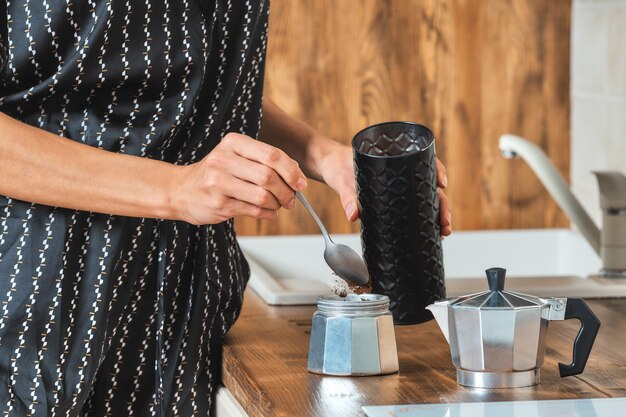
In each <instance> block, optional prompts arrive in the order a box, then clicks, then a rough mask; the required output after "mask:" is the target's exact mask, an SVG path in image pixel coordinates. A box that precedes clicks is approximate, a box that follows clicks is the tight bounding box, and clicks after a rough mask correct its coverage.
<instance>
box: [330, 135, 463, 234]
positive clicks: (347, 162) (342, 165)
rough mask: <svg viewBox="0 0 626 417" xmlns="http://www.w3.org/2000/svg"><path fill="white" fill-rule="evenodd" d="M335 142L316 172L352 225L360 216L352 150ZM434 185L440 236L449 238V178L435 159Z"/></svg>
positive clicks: (450, 227) (450, 216)
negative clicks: (446, 190) (336, 199)
mask: <svg viewBox="0 0 626 417" xmlns="http://www.w3.org/2000/svg"><path fill="white" fill-rule="evenodd" d="M335 143H336V145H333V149H332V150H330V151H329V152H327V153H326V154H325V155H324V157H323V158H322V160H321V161H320V162H318V169H319V172H320V174H321V176H322V179H323V180H324V182H325V183H326V184H328V185H329V186H330V187H331V188H332V189H333V190H335V191H336V192H337V194H339V198H341V204H342V205H343V208H344V210H345V212H346V217H347V218H348V220H349V221H351V222H353V221H355V220H356V219H357V218H358V217H359V209H358V207H359V206H358V204H357V196H356V184H355V176H354V160H353V156H352V149H351V148H350V147H348V146H345V145H341V144H339V143H337V142H335ZM437 185H438V187H439V190H438V191H439V218H440V223H441V235H442V236H448V235H449V234H450V233H452V213H451V212H450V205H449V203H448V197H447V196H446V193H445V192H444V190H445V188H446V187H447V186H448V175H447V172H446V167H445V166H444V165H443V164H442V163H441V161H440V160H439V159H437Z"/></svg>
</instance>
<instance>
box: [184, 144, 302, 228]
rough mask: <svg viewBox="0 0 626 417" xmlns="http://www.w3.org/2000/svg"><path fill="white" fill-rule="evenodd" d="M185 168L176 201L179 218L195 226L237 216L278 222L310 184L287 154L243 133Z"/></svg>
mask: <svg viewBox="0 0 626 417" xmlns="http://www.w3.org/2000/svg"><path fill="white" fill-rule="evenodd" d="M181 168H182V169H183V170H184V171H183V172H182V177H183V178H182V182H180V183H179V184H178V187H177V189H176V190H175V191H174V196H173V197H172V203H173V204H175V205H176V207H175V210H176V211H177V212H178V216H177V217H178V218H179V219H181V220H185V221H187V222H189V223H192V224H195V225H202V224H215V223H220V222H223V221H225V220H228V219H230V218H232V217H235V216H249V217H255V218H257V219H266V220H274V219H276V217H277V216H278V210H279V209H280V208H281V207H284V208H286V209H290V208H292V207H293V206H294V205H295V191H302V190H304V189H305V188H306V186H307V183H306V177H305V175H304V173H303V172H302V171H301V170H300V168H299V166H298V163H297V162H296V161H294V160H293V159H291V158H289V156H287V154H286V153H285V152H283V151H282V150H280V149H278V148H275V147H273V146H270V145H268V144H265V143H263V142H259V141H257V140H254V139H252V138H250V137H248V136H245V135H240V134H238V133H228V134H227V135H226V136H224V138H223V139H222V141H221V142H220V144H219V145H217V146H216V147H215V149H213V150H212V151H211V152H210V153H209V154H208V155H207V156H206V157H204V159H202V160H201V161H200V162H197V163H195V164H191V165H187V166H184V167H181Z"/></svg>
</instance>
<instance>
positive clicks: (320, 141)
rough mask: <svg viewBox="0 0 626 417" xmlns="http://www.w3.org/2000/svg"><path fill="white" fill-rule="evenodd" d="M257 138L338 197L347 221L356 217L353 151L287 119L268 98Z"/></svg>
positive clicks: (303, 125)
mask: <svg viewBox="0 0 626 417" xmlns="http://www.w3.org/2000/svg"><path fill="white" fill-rule="evenodd" d="M259 136H260V139H261V140H262V141H264V142H266V143H268V144H270V145H272V146H275V147H277V148H280V149H282V150H284V151H285V152H286V153H287V154H288V155H289V156H290V157H292V158H293V159H295V160H296V161H298V163H299V164H300V167H301V168H302V171H303V172H304V173H305V174H307V176H308V177H309V178H313V179H315V180H318V181H322V182H324V183H326V184H328V185H329V186H330V187H331V188H333V189H334V190H335V191H336V192H337V193H338V194H339V197H340V198H341V203H342V205H343V207H344V210H345V212H346V217H347V218H348V220H349V221H355V220H356V219H357V218H358V216H359V212H358V208H357V201H356V191H355V183H354V181H355V179H354V169H353V165H352V150H351V149H350V148H349V147H348V146H345V145H342V144H341V143H339V142H337V141H334V140H332V139H329V138H327V137H325V136H323V135H321V134H319V133H318V132H317V131H316V130H315V129H313V128H312V127H311V126H309V125H307V124H306V123H303V122H301V121H299V120H296V119H294V118H293V117H291V116H289V115H288V114H287V113H285V112H284V111H283V110H282V109H281V108H280V107H278V106H277V105H276V104H275V103H274V102H272V101H271V100H270V99H269V98H268V97H267V96H265V97H264V98H263V123H262V128H261V132H260V135H259Z"/></svg>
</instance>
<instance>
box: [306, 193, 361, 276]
mask: <svg viewBox="0 0 626 417" xmlns="http://www.w3.org/2000/svg"><path fill="white" fill-rule="evenodd" d="M296 197H298V200H300V202H301V203H302V205H303V206H304V207H305V208H306V209H307V210H308V212H309V214H311V217H313V220H315V223H317V226H318V227H319V228H320V231H321V232H322V236H324V243H325V244H326V249H324V260H325V261H326V263H327V264H328V266H329V267H330V269H332V270H333V272H335V274H337V275H338V276H339V278H341V279H343V280H345V281H347V282H348V283H350V284H353V285H358V286H362V285H367V284H368V283H369V280H370V277H369V273H368V272H367V267H366V266H365V262H363V259H361V257H360V256H359V254H358V253H356V252H355V251H354V250H353V249H352V248H350V247H348V246H346V245H342V244H340V243H335V242H333V240H332V239H331V238H330V235H329V234H328V231H327V230H326V228H325V227H324V224H323V223H322V221H321V220H320V218H319V217H318V216H317V213H315V210H313V207H311V205H310V204H309V202H308V201H307V199H306V197H304V195H303V194H302V193H300V192H297V193H296Z"/></svg>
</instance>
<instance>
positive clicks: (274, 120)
mask: <svg viewBox="0 0 626 417" xmlns="http://www.w3.org/2000/svg"><path fill="white" fill-rule="evenodd" d="M260 139H261V140H262V141H264V142H266V143H268V144H270V145H272V146H275V147H277V148H280V149H283V150H284V151H285V152H287V154H288V155H289V156H291V157H292V158H293V159H295V160H296V161H298V163H299V164H300V166H301V167H302V170H303V171H304V172H305V173H306V174H307V175H308V176H309V177H310V178H313V179H316V180H318V181H322V182H325V183H326V184H328V185H329V186H330V187H331V188H333V189H334V190H335V191H336V192H337V194H339V197H340V198H341V203H342V205H343V207H344V210H345V212H346V217H347V218H348V220H349V221H355V220H356V219H357V218H358V216H359V213H358V204H357V197H356V186H355V176H354V167H353V159H352V149H351V148H350V147H348V146H345V145H342V144H340V143H339V142H336V141H334V140H332V139H329V138H327V137H324V136H323V135H321V134H319V133H318V132H316V131H315V129H313V128H312V127H310V126H308V125H307V124H305V123H303V122H300V121H298V120H296V119H294V118H292V117H290V116H289V115H288V114H287V113H285V112H284V111H283V110H281V109H280V108H279V107H278V106H277V105H276V104H274V103H273V102H272V101H271V100H270V99H269V98H268V97H267V96H265V97H264V99H263V124H262V128H261V133H260ZM437 174H438V183H439V187H440V189H439V197H440V204H441V210H440V217H441V218H440V221H441V234H442V235H443V236H447V235H449V234H450V233H451V232H452V217H451V214H450V209H449V205H448V199H447V197H446V195H445V193H444V192H443V189H445V188H446V186H447V184H448V178H447V174H446V169H445V167H444V166H443V164H442V163H441V162H440V161H439V160H437Z"/></svg>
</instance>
